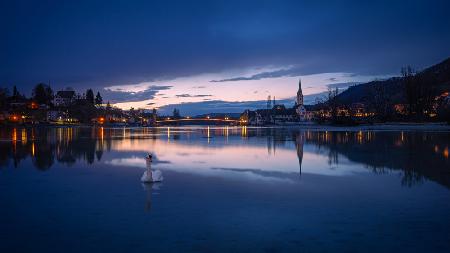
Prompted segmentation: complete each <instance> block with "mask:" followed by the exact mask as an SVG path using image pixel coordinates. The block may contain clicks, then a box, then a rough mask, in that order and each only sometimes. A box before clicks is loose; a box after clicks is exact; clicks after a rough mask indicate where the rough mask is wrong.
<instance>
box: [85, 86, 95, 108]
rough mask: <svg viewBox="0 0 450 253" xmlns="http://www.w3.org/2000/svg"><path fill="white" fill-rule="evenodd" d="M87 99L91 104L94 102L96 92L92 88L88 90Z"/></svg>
mask: <svg viewBox="0 0 450 253" xmlns="http://www.w3.org/2000/svg"><path fill="white" fill-rule="evenodd" d="M86 101H87V102H88V103H90V104H94V92H93V91H92V89H88V90H87V91H86Z"/></svg>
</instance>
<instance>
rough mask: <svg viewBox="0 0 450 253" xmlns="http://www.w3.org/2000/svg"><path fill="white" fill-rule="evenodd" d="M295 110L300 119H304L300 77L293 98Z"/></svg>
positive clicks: (304, 112) (304, 109)
mask: <svg viewBox="0 0 450 253" xmlns="http://www.w3.org/2000/svg"><path fill="white" fill-rule="evenodd" d="M294 108H295V112H296V113H297V116H298V118H299V120H300V121H305V120H306V115H307V114H306V108H305V105H304V104H303V92H302V79H300V80H299V81H298V91H297V97H296V100H295V106H294Z"/></svg>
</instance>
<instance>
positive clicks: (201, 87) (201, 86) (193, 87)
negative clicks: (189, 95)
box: [192, 85, 206, 89]
mask: <svg viewBox="0 0 450 253" xmlns="http://www.w3.org/2000/svg"><path fill="white" fill-rule="evenodd" d="M204 88H206V86H204V85H200V86H192V89H204Z"/></svg>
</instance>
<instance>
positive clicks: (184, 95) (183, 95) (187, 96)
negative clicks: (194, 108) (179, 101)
mask: <svg viewBox="0 0 450 253" xmlns="http://www.w3.org/2000/svg"><path fill="white" fill-rule="evenodd" d="M175 96H176V97H179V98H203V97H212V95H205V94H199V95H192V94H179V95H175Z"/></svg>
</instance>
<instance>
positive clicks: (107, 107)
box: [106, 101, 111, 110]
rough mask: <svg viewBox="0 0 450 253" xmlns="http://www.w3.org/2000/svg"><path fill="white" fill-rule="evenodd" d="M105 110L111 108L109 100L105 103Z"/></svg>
mask: <svg viewBox="0 0 450 253" xmlns="http://www.w3.org/2000/svg"><path fill="white" fill-rule="evenodd" d="M106 110H111V104H110V103H109V101H108V103H106Z"/></svg>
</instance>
